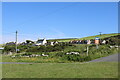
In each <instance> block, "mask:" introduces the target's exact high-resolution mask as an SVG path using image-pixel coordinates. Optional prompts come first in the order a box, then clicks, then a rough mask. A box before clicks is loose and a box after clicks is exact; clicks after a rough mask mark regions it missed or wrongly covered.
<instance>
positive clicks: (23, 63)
mask: <svg viewBox="0 0 120 80" xmlns="http://www.w3.org/2000/svg"><path fill="white" fill-rule="evenodd" d="M0 64H33V63H25V62H0Z"/></svg>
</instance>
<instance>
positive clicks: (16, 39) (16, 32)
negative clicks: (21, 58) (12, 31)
mask: <svg viewBox="0 0 120 80" xmlns="http://www.w3.org/2000/svg"><path fill="white" fill-rule="evenodd" d="M17 34H18V32H17V31H16V53H17Z"/></svg>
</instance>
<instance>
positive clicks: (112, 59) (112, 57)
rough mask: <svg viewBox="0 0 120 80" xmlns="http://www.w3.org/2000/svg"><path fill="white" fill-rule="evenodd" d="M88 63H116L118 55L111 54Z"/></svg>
mask: <svg viewBox="0 0 120 80" xmlns="http://www.w3.org/2000/svg"><path fill="white" fill-rule="evenodd" d="M119 57H120V54H119ZM89 62H118V54H113V55H110V56H107V57H102V58H99V59H95V60H92V61H89Z"/></svg>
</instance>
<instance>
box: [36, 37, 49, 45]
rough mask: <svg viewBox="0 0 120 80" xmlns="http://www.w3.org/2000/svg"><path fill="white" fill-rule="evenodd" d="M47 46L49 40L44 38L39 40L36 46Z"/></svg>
mask: <svg viewBox="0 0 120 80" xmlns="http://www.w3.org/2000/svg"><path fill="white" fill-rule="evenodd" d="M45 44H47V40H46V39H45V38H44V39H38V40H37V41H36V45H37V46H39V45H45Z"/></svg>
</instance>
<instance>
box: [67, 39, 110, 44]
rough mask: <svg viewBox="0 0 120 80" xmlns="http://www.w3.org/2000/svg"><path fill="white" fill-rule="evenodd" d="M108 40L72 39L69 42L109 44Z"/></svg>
mask: <svg viewBox="0 0 120 80" xmlns="http://www.w3.org/2000/svg"><path fill="white" fill-rule="evenodd" d="M108 42H109V41H108V40H94V39H92V40H72V41H70V42H69V43H71V44H96V43H97V44H107V43H108Z"/></svg>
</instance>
